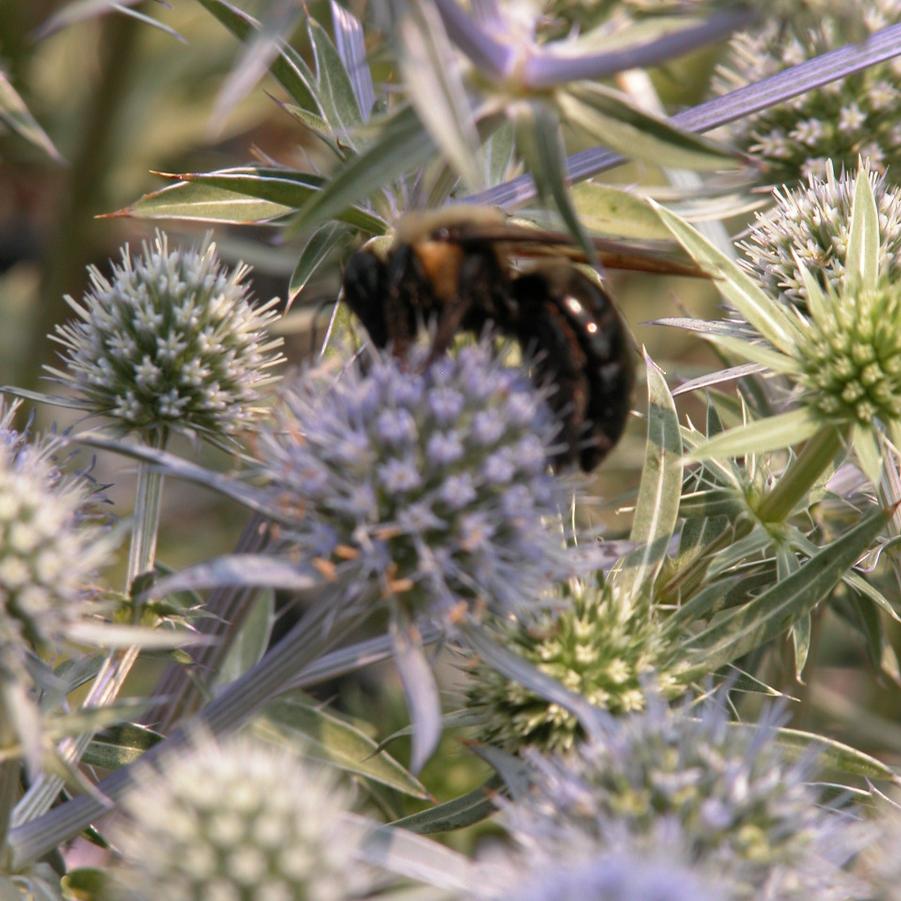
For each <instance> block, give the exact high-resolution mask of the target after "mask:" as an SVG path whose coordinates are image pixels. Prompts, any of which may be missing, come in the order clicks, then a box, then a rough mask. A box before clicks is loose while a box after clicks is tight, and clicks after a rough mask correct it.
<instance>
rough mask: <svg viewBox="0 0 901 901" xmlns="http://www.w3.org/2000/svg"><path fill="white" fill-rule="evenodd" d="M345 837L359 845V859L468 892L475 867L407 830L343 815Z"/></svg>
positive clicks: (425, 881) (435, 885) (357, 853)
mask: <svg viewBox="0 0 901 901" xmlns="http://www.w3.org/2000/svg"><path fill="white" fill-rule="evenodd" d="M342 820H343V822H342V830H341V831H342V837H346V839H347V841H350V842H354V843H355V844H357V845H358V849H357V852H356V857H357V859H358V860H360V861H362V862H364V863H367V864H369V865H370V866H373V867H376V868H377V869H378V870H387V871H388V872H389V873H394V874H395V875H397V876H403V877H405V878H406V879H412V880H413V881H414V882H419V883H425V884H426V885H431V886H434V887H436V888H439V889H445V890H447V891H449V892H453V893H454V895H455V897H456V896H457V895H458V893H462V895H460V896H461V897H465V896H466V895H468V894H469V893H470V892H471V890H472V886H473V884H474V883H473V878H474V873H473V866H472V864H471V863H470V862H469V860H468V859H467V858H466V857H464V856H463V855H462V854H459V853H458V852H456V851H452V850H451V849H450V848H446V847H445V846H444V845H440V844H439V843H438V842H436V841H432V840H431V839H428V838H423V837H422V836H419V835H416V834H415V833H414V832H410V831H408V830H407V829H395V828H394V827H393V826H383V825H381V824H379V823H373V822H372V821H370V820H366V819H364V818H363V817H360V816H355V815H354V814H345V815H344V817H342Z"/></svg>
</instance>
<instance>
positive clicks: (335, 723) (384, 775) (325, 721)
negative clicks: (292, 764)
mask: <svg viewBox="0 0 901 901" xmlns="http://www.w3.org/2000/svg"><path fill="white" fill-rule="evenodd" d="M262 725H263V726H265V727H267V728H268V729H275V730H276V731H277V732H280V733H282V734H284V733H288V734H291V735H293V736H294V737H295V738H296V737H298V736H300V737H301V738H302V740H303V744H302V746H301V749H300V750H301V753H303V755H304V756H305V757H309V758H312V759H314V760H318V761H321V762H323V763H327V764H329V765H330V766H336V767H338V768H339V769H342V770H345V771H346V772H349V773H355V774H356V775H358V776H363V777H365V778H367V779H372V780H373V781H375V782H378V783H380V784H381V785H387V786H388V787H389V788H393V789H395V790H396V791H399V792H401V793H402V794H405V795H409V796H410V797H413V798H421V799H423V800H425V799H428V798H429V797H431V796H430V795H429V793H428V791H426V789H425V786H423V785H422V783H421V782H420V781H419V780H418V779H417V778H416V777H415V776H413V774H412V773H410V772H408V771H407V770H406V769H404V767H402V766H401V765H400V764H399V763H398V762H397V761H396V760H395V759H394V758H393V757H392V756H391V755H390V754H388V753H387V752H386V751H382V750H379V746H378V744H377V743H376V742H375V741H373V740H372V739H371V738H370V737H369V736H368V735H366V734H365V733H364V732H361V731H360V730H359V729H358V728H357V727H356V726H354V725H353V724H351V723H349V722H347V721H346V720H344V719H341V718H340V717H338V716H335V715H334V714H332V713H329V711H328V710H325V709H324V708H323V707H322V706H321V705H320V704H318V703H316V702H315V701H314V700H313V699H312V698H310V697H305V696H303V695H299V694H298V695H294V696H292V697H285V698H279V699H278V700H276V701H273V702H272V703H271V704H269V705H268V706H267V707H266V709H265V711H264V713H263V721H262Z"/></svg>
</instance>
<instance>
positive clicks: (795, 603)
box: [685, 510, 890, 677]
mask: <svg viewBox="0 0 901 901" xmlns="http://www.w3.org/2000/svg"><path fill="white" fill-rule="evenodd" d="M889 515H890V513H889V511H885V510H877V511H876V512H874V513H872V514H870V515H869V516H867V517H865V518H864V519H863V520H862V521H861V522H860V523H858V524H857V525H856V526H855V527H854V528H853V529H851V530H849V531H848V532H847V533H845V534H844V535H843V536H842V537H841V538H839V539H838V540H837V541H834V542H833V543H832V544H829V545H827V546H826V547H824V548H822V549H821V550H820V551H819V553H817V554H816V556H814V557H812V558H811V559H810V560H808V561H807V562H806V563H805V564H804V565H803V566H802V567H801V568H800V569H799V570H798V571H797V572H796V573H794V574H793V575H792V576H789V578H787V579H785V580H784V581H781V582H779V583H777V584H776V585H773V586H772V587H771V588H769V589H767V590H766V591H764V592H763V593H762V594H760V595H757V596H756V597H750V598H748V600H747V601H746V602H745V603H744V604H741V605H740V606H738V607H734V608H732V609H730V610H727V611H725V612H724V613H723V614H722V615H721V616H719V617H717V618H715V620H714V621H712V622H711V623H709V624H708V625H707V626H705V627H703V628H702V629H700V630H699V631H698V632H696V633H694V634H693V635H692V636H691V637H690V638H688V639H687V641H686V643H685V651H686V658H685V659H686V660H687V661H690V665H689V667H688V672H689V673H690V674H691V675H693V676H695V677H701V676H703V675H705V674H707V673H710V672H712V671H713V670H716V669H719V668H720V667H721V666H725V665H726V664H728V663H731V662H732V661H733V660H737V659H738V658H739V657H741V656H743V655H744V654H747V653H748V652H749V651H752V650H754V649H755V648H759V647H762V646H763V645H764V644H766V643H768V642H769V641H772V640H773V639H774V638H777V637H778V636H779V635H781V634H783V633H784V631H785V630H786V629H787V628H788V627H789V626H791V625H792V624H793V623H794V622H796V621H797V620H798V618H799V617H801V616H803V615H804V614H805V613H809V612H810V611H811V610H813V608H814V607H815V606H816V605H817V604H818V603H820V601H822V600H823V598H825V597H826V596H827V595H828V594H829V593H830V592H831V591H832V589H833V588H834V587H835V586H836V585H837V584H838V582H839V581H840V580H841V578H842V576H843V575H844V574H845V572H846V571H847V570H849V569H850V568H851V567H852V566H853V565H854V562H855V561H856V560H857V558H858V557H859V556H860V555H861V553H863V551H865V550H866V549H867V547H869V545H870V543H871V542H872V541H873V540H874V539H875V538H876V537H877V536H878V535H879V533H880V532H881V531H882V530H883V529H884V528H885V525H886V522H887V521H888V518H889Z"/></svg>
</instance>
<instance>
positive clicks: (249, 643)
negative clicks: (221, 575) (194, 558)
mask: <svg viewBox="0 0 901 901" xmlns="http://www.w3.org/2000/svg"><path fill="white" fill-rule="evenodd" d="M247 606H248V608H249V609H248V610H247V613H246V614H245V616H244V621H243V622H242V623H241V625H240V627H239V629H238V631H237V634H235V635H232V636H231V637H230V642H229V647H228V652H227V653H226V655H225V659H224V660H223V661H222V663H220V664H219V666H218V667H217V668H216V673H215V677H214V678H213V679H212V680H210V683H209V688H210V689H213V690H215V689H216V687H217V686H220V685H227V684H228V683H229V682H233V681H234V680H235V679H237V678H238V676H240V675H241V674H242V673H246V672H247V670H249V669H250V668H251V667H252V666H253V665H254V664H256V663H258V662H259V660H260V658H261V657H262V656H263V654H265V653H266V648H267V647H269V642H270V640H271V638H272V627H273V625H274V624H275V619H276V614H275V592H274V591H273V590H272V589H265V590H262V591H258V592H256V593H255V595H254V596H253V597H252V599H250V600H249V602H248V605H247ZM219 640H220V641H221V640H222V639H221V638H220V639H219Z"/></svg>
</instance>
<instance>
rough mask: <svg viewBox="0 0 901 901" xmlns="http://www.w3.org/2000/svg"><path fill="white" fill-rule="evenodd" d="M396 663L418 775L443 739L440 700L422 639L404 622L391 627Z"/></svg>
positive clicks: (412, 760)
mask: <svg viewBox="0 0 901 901" xmlns="http://www.w3.org/2000/svg"><path fill="white" fill-rule="evenodd" d="M391 642H392V645H393V647H394V662H395V664H396V665H397V671H398V673H399V674H400V678H401V682H402V683H403V686H404V694H405V695H406V698H407V706H408V707H409V708H410V718H411V720H412V721H413V752H412V754H411V760H410V769H411V770H412V771H413V772H414V773H418V772H419V771H420V770H421V769H422V768H423V766H425V764H426V761H427V760H428V759H429V757H431V756H432V752H433V751H434V750H435V748H436V747H437V746H438V741H439V740H440V738H441V699H440V697H439V696H438V686H437V685H436V684H435V677H434V675H433V674H432V668H431V666H429V661H428V659H427V658H426V655H425V651H424V650H423V646H422V639H421V637H420V635H419V633H418V632H417V631H416V629H415V627H414V626H413V625H412V624H411V623H408V622H407V621H405V620H400V621H397V620H393V621H392V623H391Z"/></svg>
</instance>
